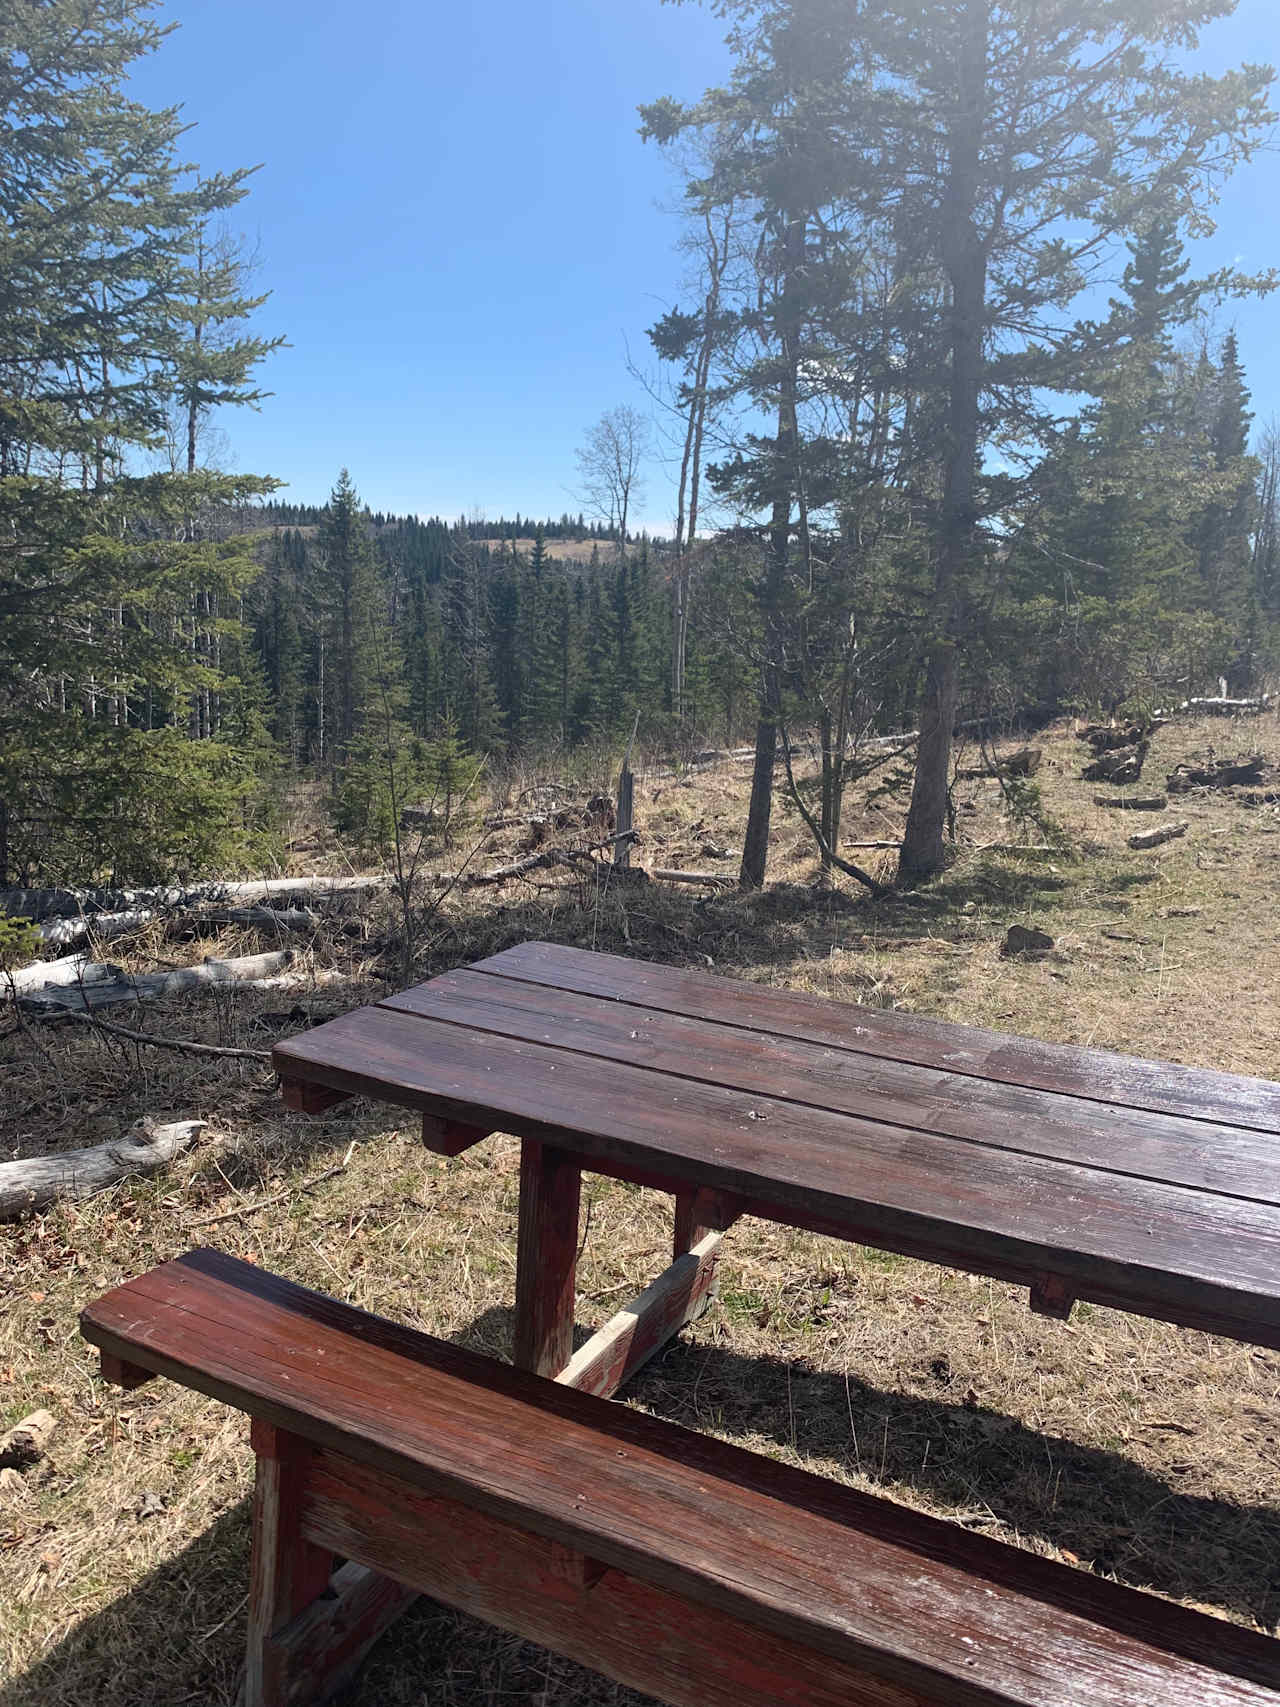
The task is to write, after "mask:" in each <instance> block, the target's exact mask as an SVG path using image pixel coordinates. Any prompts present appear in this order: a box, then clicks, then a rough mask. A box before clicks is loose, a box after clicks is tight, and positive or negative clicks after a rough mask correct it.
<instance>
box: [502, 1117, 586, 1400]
mask: <svg viewBox="0 0 1280 1707" xmlns="http://www.w3.org/2000/svg"><path fill="white" fill-rule="evenodd" d="M581 1188H582V1169H581V1166H580V1165H579V1163H578V1161H577V1160H576V1158H575V1157H573V1156H571V1155H570V1154H569V1153H568V1152H567V1151H564V1150H558V1149H556V1148H555V1146H554V1145H551V1144H543V1143H540V1142H539V1141H538V1140H536V1139H533V1138H526V1139H524V1140H523V1142H522V1144H521V1148H520V1228H519V1235H518V1242H517V1246H516V1331H515V1364H516V1367H517V1369H528V1370H530V1371H532V1373H533V1374H535V1375H548V1376H554V1375H558V1374H559V1373H560V1371H561V1370H562V1369H563V1368H564V1366H565V1365H566V1364H567V1363H568V1361H569V1359H570V1357H572V1355H573V1306H574V1279H575V1274H576V1270H577V1259H578V1205H579V1200H580V1197H581Z"/></svg>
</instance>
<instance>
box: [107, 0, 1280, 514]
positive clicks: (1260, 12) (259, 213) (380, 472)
mask: <svg viewBox="0 0 1280 1707" xmlns="http://www.w3.org/2000/svg"><path fill="white" fill-rule="evenodd" d="M164 15H165V16H167V17H169V18H171V19H176V20H177V21H178V22H179V23H180V25H181V28H180V29H178V30H177V31H176V32H175V33H174V34H173V36H171V37H170V39H169V40H168V42H167V43H166V44H165V46H164V47H163V48H162V50H161V51H160V53H158V54H157V55H156V56H154V58H153V59H151V60H150V61H148V62H147V63H146V64H145V65H143V66H142V67H140V69H139V71H138V73H137V75H136V76H135V79H134V92H135V93H136V94H137V96H138V97H139V98H140V99H143V100H146V101H148V102H149V103H150V104H152V105H157V106H159V105H164V104H168V103H170V102H178V103H180V104H181V105H182V107H183V109H184V112H185V116H186V117H187V118H188V119H189V120H191V121H193V122H194V123H195V125H196V129H195V130H194V131H193V132H192V133H191V135H190V136H189V138H188V142H189V150H188V157H189V158H190V159H192V160H194V161H197V162H198V163H199V164H200V165H201V166H202V167H204V168H206V169H213V168H230V167H233V166H237V165H245V164H250V163H254V162H258V161H261V162H262V163H263V169H262V171H261V172H259V173H258V175H257V177H256V178H255V179H254V181H253V182H254V187H253V192H252V194H251V195H250V197H249V198H248V200H246V201H245V202H243V203H242V204H241V206H240V208H239V209H237V210H236V215H237V216H238V217H235V216H233V217H235V224H236V226H237V227H238V228H239V229H242V230H243V231H244V232H245V233H246V234H247V235H248V236H249V237H250V239H251V240H254V239H256V240H257V241H258V242H259V244H260V247H261V253H262V261H263V266H262V271H261V274H260V280H259V283H260V287H261V288H263V289H270V290H271V291H272V293H273V295H272V298H271V301H270V302H269V304H268V305H267V307H266V309H264V310H263V313H262V316H261V325H262V327H263V329H264V330H268V331H272V332H276V331H279V332H283V333H284V334H285V335H286V336H287V337H288V338H289V340H290V344H291V347H290V348H289V349H286V350H281V351H280V352H278V353H277V354H276V355H275V356H273V357H272V358H271V359H270V361H269V363H268V364H267V366H266V368H265V369H264V370H263V372H264V375H265V383H266V385H267V386H268V387H269V388H270V389H271V390H272V391H273V392H274V393H275V395H274V396H273V397H271V398H269V399H268V400H267V401H266V402H265V403H264V404H263V406H262V408H261V411H260V412H259V413H257V414H254V413H251V412H250V411H248V410H244V409H240V410H232V411H227V412H225V413H224V416H223V419H222V422H221V425H222V426H223V427H224V428H225V429H226V431H227V432H228V434H229V436H230V440H231V445H232V451H233V456H234V461H235V465H236V466H238V467H240V468H243V469H249V470H253V471H254V472H260V473H269V474H275V475H277V476H278V477H279V478H281V479H283V480H285V481H287V482H288V486H287V490H286V491H284V492H283V493H282V494H281V496H282V497H286V498H292V499H294V500H296V501H298V502H323V500H324V498H325V497H326V495H327V493H328V490H329V488H330V486H331V485H332V484H333V481H334V479H335V477H336V475H337V472H338V470H339V468H340V467H342V466H343V465H344V464H345V465H347V466H348V467H349V468H350V469H351V472H352V476H353V478H354V479H355V482H356V484H357V486H358V487H359V489H360V492H361V495H362V496H363V497H364V499H365V501H366V502H367V503H368V504H369V505H370V506H371V507H372V508H374V509H383V510H393V511H397V512H415V511H416V512H418V513H420V514H423V515H430V514H441V515H444V516H448V517H452V516H456V515H458V514H460V513H462V512H464V511H467V510H471V509H473V508H479V509H481V510H482V511H484V512H485V513H486V514H488V515H491V516H494V515H497V514H499V513H505V514H506V515H508V516H510V515H513V514H514V513H515V512H516V510H519V511H521V512H522V513H523V514H526V515H527V514H540V515H541V514H553V515H558V514H559V513H560V511H561V510H563V509H576V508H577V507H578V505H577V502H576V500H575V499H574V497H573V496H572V488H573V487H574V485H575V468H574V459H573V453H574V449H575V447H576V446H577V445H578V444H579V443H580V442H581V439H582V436H583V433H584V430H585V429H586V428H587V427H588V426H589V425H590V423H591V422H592V421H594V420H595V419H596V418H597V417H598V416H599V415H600V414H601V412H602V411H603V410H605V409H607V408H610V407H612V406H613V405H614V404H616V403H619V402H631V403H634V404H635V405H636V406H637V407H645V406H647V405H646V402H645V398H644V396H643V393H641V392H640V391H639V389H638V387H636V385H635V383H634V381H632V380H631V379H630V378H629V376H628V374H627V372H626V346H627V344H628V343H629V344H630V347H631V349H632V351H633V353H634V354H635V355H636V356H637V357H642V356H643V355H644V354H645V350H646V343H645V338H644V328H645V327H646V326H647V325H649V324H650V323H651V322H652V321H653V320H654V319H656V318H657V316H658V315H659V314H660V313H661V312H662V311H663V309H664V308H665V307H666V306H668V305H669V304H670V303H671V302H672V301H674V300H676V299H677V297H678V295H679V287H680V279H681V261H680V257H679V256H678V254H677V253H676V252H675V249H674V239H675V237H676V235H677V232H678V222H677V220H676V219H675V217H674V215H673V214H672V212H671V211H669V210H670V209H671V207H672V206H673V204H674V203H675V202H676V200H677V198H678V191H677V187H676V185H675V184H674V182H673V181H672V179H671V178H670V176H669V174H668V171H667V168H666V166H665V163H664V161H663V159H662V157H661V155H660V154H659V152H658V151H657V149H656V148H654V146H653V145H652V144H649V145H645V144H642V143H641V142H640V140H639V138H638V136H637V135H636V125H637V118H636V112H635V109H636V106H637V104H638V103H639V102H641V101H645V100H650V99H652V98H653V97H654V96H656V95H659V94H666V93H670V94H675V95H683V96H690V95H695V94H697V93H699V92H700V91H701V90H702V89H703V88H704V87H705V86H706V85H707V84H709V83H713V82H716V81H719V80H720V78H721V77H722V75H723V73H724V71H725V68H726V66H727V54H726V51H725V49H724V48H723V46H722V42H721V36H722V26H721V25H720V24H718V23H717V22H716V20H715V19H714V18H712V17H710V16H709V15H708V14H707V13H706V12H704V11H703V10H702V9H701V8H699V7H696V6H683V7H674V6H661V5H659V4H658V0H491V3H489V4H487V5H474V6H469V5H466V4H465V0H464V3H462V4H456V5H446V4H445V3H443V0H426V4H422V3H420V0H419V3H414V0H373V3H372V4H368V5H365V6H356V5H353V4H352V0H306V4H303V3H302V0H252V3H251V0H171V3H170V4H169V5H168V6H167V7H166V9H165V13H164ZM1198 58H1199V60H1200V61H1201V63H1203V65H1204V66H1205V68H1206V69H1213V70H1217V69H1220V68H1222V67H1225V66H1226V65H1229V64H1232V63H1236V62H1238V61H1240V60H1241V59H1253V60H1264V61H1268V62H1271V63H1275V62H1276V61H1278V60H1280V13H1277V11H1276V9H1275V0H1241V4H1240V5H1239V8H1238V10H1237V12H1236V14H1235V16H1234V17H1233V18H1231V19H1230V20H1227V21H1224V22H1221V23H1218V24H1215V25H1214V26H1212V27H1211V29H1210V30H1209V31H1208V32H1207V33H1206V36H1205V40H1204V43H1203V49H1202V53H1201V54H1200V55H1199V56H1198ZM1277 104H1280V103H1277ZM1278 202H1280V155H1264V156H1260V157H1258V158H1257V159H1255V161H1254V162H1253V163H1252V164H1251V165H1250V166H1248V167H1246V168H1244V169H1242V171H1241V172H1240V173H1239V174H1238V175H1237V177H1236V178H1235V179H1234V180H1232V183H1231V185H1230V186H1229V188H1228V190H1227V193H1226V195H1225V196H1224V198H1223V201H1222V203H1221V206H1220V208H1219V210H1218V217H1219V222H1220V229H1219V232H1218V235H1217V236H1216V237H1215V238H1214V239H1212V240H1211V241H1209V242H1207V243H1203V244H1198V245H1196V250H1195V259H1196V261H1197V263H1198V264H1199V265H1203V266H1205V267H1206V268H1207V267H1208V266H1211V265H1216V264H1221V263H1223V262H1225V261H1231V260H1237V261H1238V262H1239V263H1240V264H1241V265H1243V266H1245V267H1250V268H1256V269H1261V268H1264V267H1269V266H1276V265H1280V219H1278V218H1277V203H1278ZM664 210H665V211H664ZM1229 312H1230V319H1233V320H1234V321H1235V323H1236V324H1237V326H1238V328H1239V331H1240V335H1241V340H1242V353H1243V356H1244V360H1245V363H1246V366H1247V368H1248V372H1249V379H1250V383H1251V385H1252V387H1253V392H1254V399H1255V408H1256V409H1257V411H1258V414H1259V416H1260V417H1267V416H1270V415H1271V414H1272V413H1277V414H1280V337H1278V336H1277V330H1278V329H1280V293H1277V295H1275V296H1273V297H1271V298H1270V299H1268V300H1266V301H1263V302H1260V303H1259V302H1252V303H1245V304H1238V305H1232V306H1231V308H1230V311H1229ZM1229 323H1230V320H1224V322H1223V329H1224V330H1225V328H1226V325H1227V324H1229ZM670 510H671V500H670V492H669V486H668V482H667V479H666V477H665V476H664V474H663V471H662V469H661V468H660V467H659V466H657V465H656V464H655V465H654V466H653V467H652V468H651V470H650V475H649V481H648V498H647V501H646V503H645V505H644V517H645V519H647V521H648V522H649V524H650V525H651V526H653V527H654V528H655V529H657V530H660V531H665V530H666V529H667V528H668V527H669V516H670Z"/></svg>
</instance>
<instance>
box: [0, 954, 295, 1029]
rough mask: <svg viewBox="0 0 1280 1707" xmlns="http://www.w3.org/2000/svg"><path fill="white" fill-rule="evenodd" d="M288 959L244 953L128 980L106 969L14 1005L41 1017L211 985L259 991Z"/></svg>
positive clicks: (29, 992) (116, 970)
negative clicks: (256, 986)
mask: <svg viewBox="0 0 1280 1707" xmlns="http://www.w3.org/2000/svg"><path fill="white" fill-rule="evenodd" d="M294 959H295V955H294V952H293V950H292V949H287V948H284V949H275V950H273V951H272V952H271V953H269V954H244V955H241V956H240V957H239V958H238V959H235V960H205V961H202V962H201V964H200V965H199V966H182V967H179V968H177V969H176V970H175V971H172V972H142V973H138V974H136V975H134V974H131V973H128V972H124V971H122V970H121V969H120V968H119V967H118V966H117V967H112V968H111V972H112V973H113V976H111V977H103V978H97V977H95V978H93V979H91V980H90V979H86V980H82V981H80V982H77V983H72V984H43V985H40V986H39V987H37V988H34V989H29V990H27V991H26V992H25V993H23V994H22V995H20V996H19V997H18V1002H19V1004H20V1006H21V1007H22V1008H23V1010H24V1011H25V1012H28V1013H31V1014H33V1015H34V1016H35V1017H37V1018H44V1017H56V1016H57V1015H58V1014H60V1013H83V1012H85V1011H86V1010H90V1011H92V1010H95V1009H97V1008H106V1007H114V1006H116V1005H118V1004H119V1003H121V1002H148V1001H155V1000H156V999H157V998H159V997H161V996H176V995H180V994H182V993H183V992H184V991H188V990H200V989H208V988H210V987H211V986H214V985H218V986H224V985H227V984H259V985H262V986H263V987H264V988H265V987H269V986H271V985H273V984H274V983H275V979H274V976H273V975H274V974H276V973H279V972H283V971H284V969H285V968H286V967H287V966H290V965H292V963H293V961H294ZM277 987H278V986H277Z"/></svg>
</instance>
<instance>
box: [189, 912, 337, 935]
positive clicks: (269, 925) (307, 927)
mask: <svg viewBox="0 0 1280 1707" xmlns="http://www.w3.org/2000/svg"><path fill="white" fill-rule="evenodd" d="M190 922H191V924H192V925H257V926H259V927H260V928H261V929H263V930H273V929H274V930H280V931H313V930H315V929H316V927H317V925H319V923H320V915H319V913H314V912H312V910H311V908H310V907H211V908H208V909H207V910H205V911H204V912H200V913H193V914H192V915H191V920H190Z"/></svg>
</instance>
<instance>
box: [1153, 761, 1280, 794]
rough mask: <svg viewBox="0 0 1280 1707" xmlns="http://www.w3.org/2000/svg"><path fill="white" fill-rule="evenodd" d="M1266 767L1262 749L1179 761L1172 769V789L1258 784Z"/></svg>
mask: <svg viewBox="0 0 1280 1707" xmlns="http://www.w3.org/2000/svg"><path fill="white" fill-rule="evenodd" d="M1266 770H1267V761H1266V759H1264V758H1263V756H1262V754H1261V753H1252V754H1250V755H1249V756H1248V757H1247V758H1240V759H1210V760H1209V762H1208V763H1207V764H1204V765H1179V766H1178V767H1177V769H1176V770H1172V771H1170V772H1169V778H1168V782H1169V793H1170V794H1189V793H1190V792H1191V790H1192V789H1193V788H1233V787H1235V785H1236V784H1237V783H1239V784H1242V785H1244V786H1245V787H1250V788H1256V787H1258V786H1259V785H1260V784H1261V782H1262V781H1263V776H1264V773H1265V772H1266Z"/></svg>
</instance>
